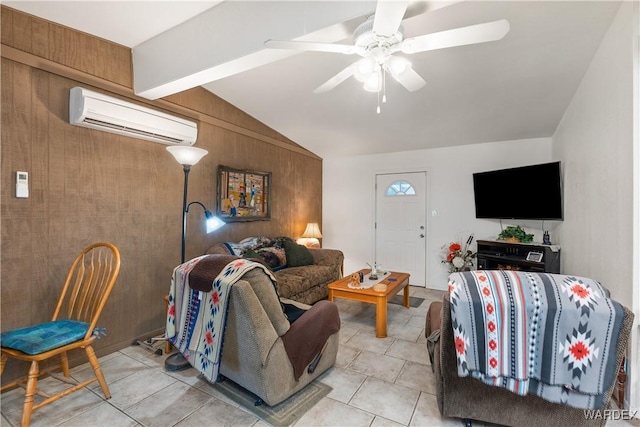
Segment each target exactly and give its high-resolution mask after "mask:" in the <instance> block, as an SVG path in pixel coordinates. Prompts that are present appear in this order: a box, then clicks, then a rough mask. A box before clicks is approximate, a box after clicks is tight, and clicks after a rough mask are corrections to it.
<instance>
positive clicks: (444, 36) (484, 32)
mask: <svg viewBox="0 0 640 427" xmlns="http://www.w3.org/2000/svg"><path fill="white" fill-rule="evenodd" d="M509 29H510V26H509V21H507V20H506V19H500V20H498V21H493V22H485V23H484V24H477V25H470V26H468V27H461V28H454V29H453V30H446V31H440V32H437V33H431V34H425V35H423V36H418V37H410V38H408V39H405V40H404V41H403V42H402V45H401V50H402V52H404V53H416V52H425V51H428V50H436V49H444V48H447V47H455V46H464V45H467V44H475V43H484V42H490V41H495V40H500V39H501V38H503V37H504V36H505V35H506V34H507V33H508V32H509Z"/></svg>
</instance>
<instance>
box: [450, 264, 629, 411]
mask: <svg viewBox="0 0 640 427" xmlns="http://www.w3.org/2000/svg"><path fill="white" fill-rule="evenodd" d="M449 295H450V299H451V319H452V324H453V334H454V342H455V346H456V355H457V362H458V375H459V376H461V377H464V376H471V377H473V378H477V379H479V380H481V381H483V382H484V383H486V384H489V385H492V386H498V387H503V388H506V389H508V390H510V391H512V392H514V393H517V394H519V395H523V396H524V395H527V394H533V395H537V396H539V397H541V398H543V399H546V400H548V401H550V402H554V403H562V404H567V405H569V406H572V407H576V408H585V409H595V408H601V407H602V406H603V404H604V401H605V395H606V392H607V391H608V389H609V388H610V387H611V385H612V382H613V381H614V380H615V378H616V372H615V371H616V357H615V355H616V351H617V343H618V337H619V334H620V329H621V326H622V323H623V320H624V310H623V308H622V306H621V305H620V304H619V303H617V302H615V301H613V300H611V299H609V298H608V292H607V291H606V289H605V288H604V287H603V286H602V285H601V284H600V283H598V282H596V281H594V280H592V279H587V278H583V277H575V276H567V275H560V274H546V273H530V272H521V271H482V270H479V271H470V272H461V273H453V274H451V275H450V276H449Z"/></svg>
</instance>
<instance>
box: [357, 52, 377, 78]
mask: <svg viewBox="0 0 640 427" xmlns="http://www.w3.org/2000/svg"><path fill="white" fill-rule="evenodd" d="M375 68H376V61H375V59H373V58H372V57H370V56H367V57H365V58H362V59H360V60H359V61H358V62H356V69H355V72H354V73H353V76H354V77H355V78H356V80H358V81H359V82H361V83H365V82H366V81H367V79H368V78H369V76H371V73H373V72H374V71H375Z"/></svg>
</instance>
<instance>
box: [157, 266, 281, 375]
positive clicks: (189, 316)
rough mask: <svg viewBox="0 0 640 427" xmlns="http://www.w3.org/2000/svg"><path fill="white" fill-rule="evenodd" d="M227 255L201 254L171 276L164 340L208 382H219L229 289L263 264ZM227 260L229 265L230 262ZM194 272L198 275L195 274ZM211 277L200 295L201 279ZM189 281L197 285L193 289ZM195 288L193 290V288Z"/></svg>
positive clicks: (273, 280) (270, 275)
mask: <svg viewBox="0 0 640 427" xmlns="http://www.w3.org/2000/svg"><path fill="white" fill-rule="evenodd" d="M220 257H228V256H226V255H203V256H200V257H197V258H194V259H192V260H189V261H187V262H185V263H184V264H181V265H179V266H177V267H176V268H175V269H174V270H173V276H172V277H171V288H170V291H169V307H168V313H167V326H166V328H167V329H166V331H167V338H168V339H169V341H170V342H171V344H173V345H174V346H175V347H176V348H177V349H178V351H179V352H180V353H182V354H183V355H184V357H185V359H187V360H188V361H189V363H190V364H191V366H193V367H194V368H196V369H197V370H198V371H200V372H201V373H202V375H203V376H204V377H205V378H206V379H207V380H209V381H210V382H212V383H213V382H216V381H217V380H218V373H219V371H220V361H221V355H222V341H223V338H224V328H225V325H226V317H227V303H228V301H229V294H230V291H231V286H233V284H234V283H235V282H236V281H238V280H239V279H240V278H242V276H243V275H244V274H245V273H246V272H247V271H249V270H252V269H254V268H260V269H262V270H264V272H265V273H266V274H267V275H268V276H269V277H270V278H271V280H272V282H275V278H274V277H273V275H272V274H271V272H270V271H269V270H268V269H267V268H266V267H265V266H264V265H262V264H260V263H257V262H253V261H249V260H246V259H242V258H238V259H234V257H231V258H225V259H219V258H220ZM229 260H230V262H229ZM194 272H195V273H197V274H194ZM206 277H212V278H214V279H213V281H212V285H211V286H210V287H208V286H207V287H206V288H207V289H205V290H206V291H205V292H203V291H201V290H198V289H202V283H201V282H203V279H204V280H206ZM190 281H194V282H196V283H194V284H195V285H196V286H194V287H192V286H191V283H190ZM194 288H195V289H194Z"/></svg>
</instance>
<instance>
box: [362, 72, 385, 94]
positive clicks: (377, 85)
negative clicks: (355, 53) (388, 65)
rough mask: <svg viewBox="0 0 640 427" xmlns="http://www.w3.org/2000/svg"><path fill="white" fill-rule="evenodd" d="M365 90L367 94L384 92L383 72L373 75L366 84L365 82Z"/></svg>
mask: <svg viewBox="0 0 640 427" xmlns="http://www.w3.org/2000/svg"><path fill="white" fill-rule="evenodd" d="M364 90H366V91H367V92H380V91H381V90H382V78H381V72H380V70H378V72H376V73H371V75H370V76H369V78H368V79H367V81H366V82H364Z"/></svg>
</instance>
